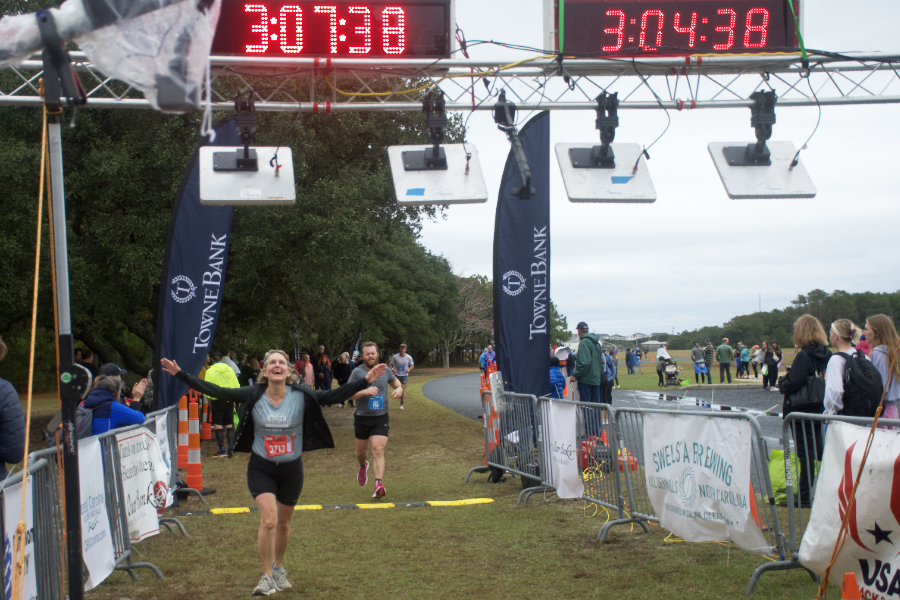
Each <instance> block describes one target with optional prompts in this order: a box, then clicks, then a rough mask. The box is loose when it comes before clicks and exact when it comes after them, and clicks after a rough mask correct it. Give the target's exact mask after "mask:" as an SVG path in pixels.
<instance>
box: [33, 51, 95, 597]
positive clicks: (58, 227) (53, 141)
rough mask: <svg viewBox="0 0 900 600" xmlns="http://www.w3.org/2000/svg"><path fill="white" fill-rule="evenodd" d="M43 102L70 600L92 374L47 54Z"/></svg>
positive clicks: (77, 584) (77, 590)
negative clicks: (77, 295)
mask: <svg viewBox="0 0 900 600" xmlns="http://www.w3.org/2000/svg"><path fill="white" fill-rule="evenodd" d="M44 90H45V91H44V103H45V106H46V108H47V111H48V113H50V114H48V116H47V121H48V125H47V130H48V131H47V135H48V140H49V143H50V148H49V150H50V190H51V208H52V210H53V239H54V251H55V261H56V264H55V266H56V289H57V295H56V302H57V315H58V317H57V318H58V321H59V360H60V365H59V373H60V376H59V379H60V380H59V382H58V383H59V397H60V403H61V404H62V444H63V452H62V455H63V460H64V464H65V479H64V482H63V493H64V495H65V499H66V535H67V540H68V543H67V554H68V563H67V564H68V569H67V570H68V575H69V598H70V600H82V598H83V597H84V585H83V582H82V560H81V484H80V479H79V476H78V439H77V436H76V433H75V418H76V417H75V412H76V410H77V409H78V402H79V401H80V400H81V399H82V398H83V397H84V394H85V392H86V391H87V389H88V387H89V386H90V382H91V376H90V373H89V372H88V371H87V369H85V368H84V367H83V366H81V365H76V364H75V360H74V358H75V354H74V348H73V346H74V341H73V339H72V319H71V314H70V312H69V261H68V251H67V247H66V205H65V198H66V196H65V186H64V184H63V165H62V135H61V132H60V126H59V125H60V120H61V117H62V111H61V108H62V105H61V103H60V97H59V75H58V74H57V72H56V70H55V69H54V68H53V67H52V66H51V64H50V60H49V56H48V53H47V51H44Z"/></svg>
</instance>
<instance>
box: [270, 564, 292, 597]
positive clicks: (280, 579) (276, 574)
mask: <svg viewBox="0 0 900 600" xmlns="http://www.w3.org/2000/svg"><path fill="white" fill-rule="evenodd" d="M272 579H273V580H274V581H275V587H276V588H277V589H278V591H279V592H283V591H285V590H289V589H291V582H290V581H288V578H287V571H285V570H284V567H282V568H280V569H276V568H275V567H274V566H273V567H272Z"/></svg>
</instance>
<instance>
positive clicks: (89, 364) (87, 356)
mask: <svg viewBox="0 0 900 600" xmlns="http://www.w3.org/2000/svg"><path fill="white" fill-rule="evenodd" d="M81 364H83V365H84V366H85V368H86V369H87V370H88V371H90V372H91V377H92V378H93V379H97V376H98V375H100V372H99V371H98V370H97V367H96V366H95V365H94V353H93V352H91V351H90V350H88V349H87V348H82V349H81Z"/></svg>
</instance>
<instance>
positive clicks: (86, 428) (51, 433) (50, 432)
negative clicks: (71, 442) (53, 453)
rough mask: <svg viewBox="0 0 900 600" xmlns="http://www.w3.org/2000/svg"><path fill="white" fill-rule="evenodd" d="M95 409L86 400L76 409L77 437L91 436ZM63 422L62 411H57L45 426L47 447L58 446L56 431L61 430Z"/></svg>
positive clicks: (80, 438) (81, 438)
mask: <svg viewBox="0 0 900 600" xmlns="http://www.w3.org/2000/svg"><path fill="white" fill-rule="evenodd" d="M110 402H112V400H108V401H106V402H103V403H101V404H99V405H97V407H96V408H100V407H101V406H103V405H104V404H109V403H110ZM94 410H95V409H93V408H88V407H86V406H85V405H84V402H82V403H81V404H79V405H78V410H76V411H75V435H76V436H77V439H79V440H84V439H87V438H89V437H91V429H92V427H93V421H94ZM61 423H62V411H59V412H57V413H56V414H55V415H54V416H53V418H52V419H50V422H49V423H48V424H47V426H46V427H45V428H44V437H45V438H46V442H47V447H48V448H52V447H53V446H56V432H57V431H58V430H59V426H60V424H61Z"/></svg>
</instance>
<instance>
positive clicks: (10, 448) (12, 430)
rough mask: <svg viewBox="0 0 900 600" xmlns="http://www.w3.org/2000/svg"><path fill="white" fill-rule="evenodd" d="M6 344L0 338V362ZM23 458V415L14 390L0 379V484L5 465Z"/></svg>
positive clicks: (5, 474) (4, 352) (3, 355)
mask: <svg viewBox="0 0 900 600" xmlns="http://www.w3.org/2000/svg"><path fill="white" fill-rule="evenodd" d="M6 353H7V349H6V344H4V343H3V338H0V361H2V360H3V359H4V358H6ZM24 457H25V415H24V414H22V403H21V402H20V401H19V394H17V393H16V388H14V387H13V385H12V384H11V383H10V382H8V381H6V380H5V379H0V482H3V481H4V480H6V477H7V475H8V472H7V470H6V464H7V463H9V464H16V463H17V462H19V461H20V460H22V459H23V458H24Z"/></svg>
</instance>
